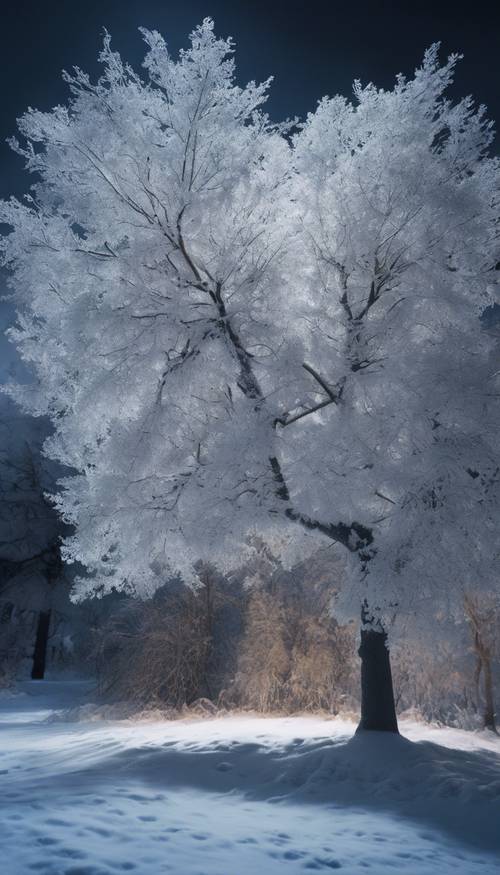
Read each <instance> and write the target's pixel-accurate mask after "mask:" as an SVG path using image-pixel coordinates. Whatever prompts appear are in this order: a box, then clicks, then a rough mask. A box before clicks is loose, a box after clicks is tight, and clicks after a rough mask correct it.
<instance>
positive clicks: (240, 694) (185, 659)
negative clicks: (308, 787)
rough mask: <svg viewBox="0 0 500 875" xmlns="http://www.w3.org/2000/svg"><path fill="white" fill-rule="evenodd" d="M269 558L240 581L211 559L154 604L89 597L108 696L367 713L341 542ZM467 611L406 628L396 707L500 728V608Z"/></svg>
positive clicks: (86, 646)
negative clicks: (284, 559) (362, 709)
mask: <svg viewBox="0 0 500 875" xmlns="http://www.w3.org/2000/svg"><path fill="white" fill-rule="evenodd" d="M264 558H265V561H264V567H263V568H261V569H260V570H259V569H258V570H257V572H255V569H250V571H249V569H244V570H242V571H241V573H240V574H238V575H234V576H233V577H231V578H227V577H224V576H223V575H222V574H219V573H218V572H217V571H216V570H215V569H213V568H203V570H202V572H201V577H202V579H203V581H204V586H203V588H201V589H200V590H198V591H197V592H193V591H191V590H189V589H186V588H185V587H183V586H182V585H181V584H180V583H179V584H178V585H175V584H174V585H172V583H170V584H169V586H168V587H165V588H163V589H161V590H159V591H158V592H157V593H156V595H155V596H154V597H153V599H151V600H149V601H146V602H143V601H138V600H135V599H130V598H127V597H125V596H116V597H115V596H111V597H107V598H106V599H105V600H104V606H103V604H102V603H101V604H100V607H99V610H97V608H96V606H95V603H94V604H93V603H92V602H90V603H88V604H87V606H82V609H83V610H84V611H86V613H87V618H86V624H87V629H88V634H87V635H86V636H84V638H83V645H82V646H83V652H81V653H80V655H79V658H83V659H85V660H86V662H87V666H88V670H89V671H92V672H95V674H96V676H97V679H98V691H99V695H100V697H101V699H102V700H103V701H107V702H124V701H126V702H132V703H134V704H136V705H137V706H138V707H139V708H148V707H160V708H175V709H183V708H185V707H186V706H187V707H194V708H195V709H197V710H200V711H201V712H203V711H208V712H211V711H215V709H228V710H231V709H250V710H254V711H257V712H260V713H271V712H279V713H296V712H299V711H300V712H304V711H305V712H318V711H320V712H327V713H330V714H337V713H343V714H354V712H357V710H358V707H359V689H358V683H359V682H358V671H359V665H358V659H357V657H356V655H355V642H356V634H357V633H356V625H355V624H354V623H353V624H348V625H342V624H341V623H339V622H338V620H337V619H336V618H335V613H334V611H335V593H336V591H338V589H339V587H340V586H341V585H342V566H341V564H340V563H339V562H338V561H336V560H335V559H334V560H333V561H332V551H331V550H325V551H320V552H319V553H318V554H317V555H316V556H315V557H314V558H313V559H312V560H311V559H310V560H308V561H307V562H306V563H304V564H303V565H298V566H296V567H295V568H294V569H293V570H292V571H285V570H284V569H283V568H281V567H280V565H279V563H278V562H277V561H276V560H274V559H273V557H272V555H271V554H269V553H268V554H267V556H265V557H264ZM103 607H104V610H103ZM461 612H462V614H463V619H462V620H460V613H461ZM471 613H472V617H471ZM457 616H458V620H457V621H456V622H455V623H453V624H450V623H443V622H440V620H439V618H436V621H435V623H434V625H433V627H432V628H429V630H428V634H425V635H424V634H423V632H422V630H419V631H418V632H417V631H415V633H414V634H412V632H411V630H408V631H407V632H406V633H405V634H404V635H402V636H400V638H399V640H398V642H397V644H396V645H395V647H394V649H393V673H394V682H395V694H396V699H397V708H398V711H399V712H400V713H401V712H404V711H408V710H411V709H414V710H415V711H416V712H418V714H419V715H420V716H422V717H424V718H426V719H429V720H435V721H441V722H443V723H447V724H451V725H460V726H462V727H464V728H475V727H480V726H482V725H484V724H485V723H486V725H489V726H490V727H491V725H492V723H493V725H494V704H493V705H492V702H493V703H494V701H495V699H496V700H497V701H498V698H499V694H500V686H499V683H498V675H499V672H498V667H499V666H498V657H499V653H498V646H497V642H498V638H499V635H498V633H499V628H500V627H499V616H498V612H497V611H496V610H495V606H494V604H492V603H491V604H487V603H486V602H485V601H483V603H481V604H480V603H478V602H469V604H468V605H464V606H463V608H461V611H460V610H459V611H457ZM492 715H493V721H492V719H491V718H492Z"/></svg>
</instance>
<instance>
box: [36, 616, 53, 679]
mask: <svg viewBox="0 0 500 875" xmlns="http://www.w3.org/2000/svg"><path fill="white" fill-rule="evenodd" d="M49 626H50V611H40V613H39V615H38V626H37V630H36V640H35V650H34V652H33V668H32V671H31V677H32V678H33V680H42V678H43V676H44V674H45V662H46V658H47V641H48V639H49Z"/></svg>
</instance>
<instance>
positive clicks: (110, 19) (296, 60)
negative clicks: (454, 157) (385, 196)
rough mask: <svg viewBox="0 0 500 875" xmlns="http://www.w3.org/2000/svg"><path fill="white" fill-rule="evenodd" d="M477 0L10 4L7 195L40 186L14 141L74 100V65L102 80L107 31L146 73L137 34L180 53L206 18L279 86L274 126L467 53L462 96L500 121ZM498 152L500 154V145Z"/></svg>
mask: <svg viewBox="0 0 500 875" xmlns="http://www.w3.org/2000/svg"><path fill="white" fill-rule="evenodd" d="M494 7H495V4H494V3H493V2H492V0H490V2H489V3H488V2H484V0H476V2H475V3H473V4H461V3H460V2H456V3H451V2H440V0H436V2H434V3H430V2H429V3H426V2H415V3H410V2H406V0H400V2H363V0H358V2H356V3H355V2H352V0H348V2H342V3H341V2H337V0H329V2H328V0H324V2H320V0H305V2H299V0H267V2H265V0H181V2H176V3H174V2H170V0H137V2H135V0H101V2H94V0H87V2H85V3H81V2H64V0H46V2H43V0H11V2H10V3H5V4H3V8H2V16H1V35H0V72H1V93H2V99H1V108H0V196H1V197H8V196H9V195H10V194H16V195H20V194H22V192H23V191H25V190H26V188H27V186H28V185H29V179H28V177H26V175H25V174H24V173H23V171H22V160H21V159H20V158H19V157H18V156H16V155H14V154H12V153H11V152H10V149H9V147H8V146H7V145H6V144H5V138H6V137H8V136H10V135H12V134H13V133H15V129H16V117H17V116H19V115H20V114H22V112H23V111H24V110H25V109H26V107H27V106H29V105H31V106H34V107H37V108H39V109H49V108H50V107H52V106H53V105H55V104H56V103H58V102H64V101H65V100H66V96H67V89H66V86H65V85H64V83H63V82H62V81H61V76H60V73H61V70H62V69H63V68H68V69H69V68H71V67H72V66H73V65H74V64H76V65H78V66H80V67H83V68H84V69H86V70H88V71H89V72H90V73H91V74H93V75H96V74H97V72H98V68H99V65H98V63H97V54H98V51H99V49H100V44H101V39H102V28H103V27H106V28H107V29H108V30H109V31H110V32H111V34H112V36H113V43H114V46H115V47H116V48H117V49H118V50H119V51H120V52H121V53H122V54H123V56H124V57H125V58H126V59H127V60H128V61H129V62H130V63H132V65H133V66H136V67H139V65H140V62H141V59H142V56H143V45H142V41H141V38H140V35H139V34H138V32H137V27H138V26H139V25H143V26H145V27H149V28H155V29H157V30H159V31H161V32H162V34H163V35H164V36H165V37H166V39H167V42H168V44H169V47H170V49H171V51H172V52H177V50H178V49H179V48H180V47H181V46H183V45H186V43H187V35H188V33H189V32H190V31H191V30H192V29H193V27H194V26H195V25H196V24H198V23H199V22H200V21H201V20H202V19H203V18H204V17H205V16H207V15H209V16H211V17H212V18H214V19H215V23H216V30H217V32H218V33H219V34H220V35H221V36H227V35H231V36H232V37H234V39H235V41H236V51H237V54H236V59H237V68H238V78H239V79H240V80H244V81H248V80H249V79H257V80H262V79H265V78H266V77H267V76H269V75H271V74H272V75H274V76H275V81H274V84H273V88H272V96H271V100H270V103H269V105H268V109H269V112H270V114H271V116H272V117H273V118H275V119H282V118H284V117H289V116H292V117H293V116H295V115H298V116H304V115H305V114H306V113H307V112H308V111H309V110H311V109H314V107H315V105H316V101H317V100H318V99H319V98H320V97H322V96H323V95H324V94H330V95H332V94H335V93H341V94H346V95H349V94H350V93H351V86H352V81H353V79H355V78H360V79H361V80H362V81H363V82H367V81H373V82H375V83H376V84H377V85H380V86H390V85H391V83H392V81H393V79H394V76H395V74H396V73H398V72H403V73H408V74H411V73H412V71H413V70H414V68H415V66H417V65H418V64H419V62H420V60H421V58H422V55H423V52H424V49H425V48H426V47H427V46H429V45H430V44H431V43H432V42H435V41H437V40H440V41H441V42H442V48H443V57H445V55H446V54H448V53H449V52H452V51H460V52H462V53H463V54H464V56H465V57H464V60H463V61H462V62H461V64H460V68H459V73H458V77H457V78H458V82H457V95H460V96H463V95H464V94H469V93H471V94H473V96H474V97H475V99H476V100H477V101H478V102H480V103H485V104H486V105H487V106H488V108H489V112H490V116H492V117H493V118H495V117H496V118H497V120H498V119H500V105H499V104H500V101H499V97H500V81H499V76H498V58H499V55H500V11H497V12H494V11H493V10H494ZM497 151H500V149H499V147H498V144H497Z"/></svg>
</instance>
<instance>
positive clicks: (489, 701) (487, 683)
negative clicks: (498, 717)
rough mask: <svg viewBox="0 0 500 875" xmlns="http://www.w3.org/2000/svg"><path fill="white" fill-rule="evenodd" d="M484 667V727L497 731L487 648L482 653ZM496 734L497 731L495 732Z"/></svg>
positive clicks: (489, 657) (489, 658)
mask: <svg viewBox="0 0 500 875" xmlns="http://www.w3.org/2000/svg"><path fill="white" fill-rule="evenodd" d="M483 669H484V728H485V729H491V731H492V732H495V733H496V732H497V727H496V723H495V705H494V702H493V677H492V672H491V656H490V653H489V650H485V652H484V653H483ZM497 734H498V733H497Z"/></svg>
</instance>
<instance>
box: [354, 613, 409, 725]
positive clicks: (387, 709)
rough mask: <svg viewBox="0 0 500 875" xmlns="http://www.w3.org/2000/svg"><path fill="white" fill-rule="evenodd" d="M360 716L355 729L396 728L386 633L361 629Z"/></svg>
mask: <svg viewBox="0 0 500 875" xmlns="http://www.w3.org/2000/svg"><path fill="white" fill-rule="evenodd" d="M358 653H359V656H360V657H361V720H360V721H359V726H358V728H357V730H356V731H357V732H360V731H361V730H365V729H369V730H376V731H378V732H399V730H398V721H397V717H396V707H395V705H394V690H393V686H392V674H391V662H390V657H389V648H388V647H387V633H386V632H384V631H375V630H373V629H363V628H362V629H361V646H360V648H359V650H358Z"/></svg>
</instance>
